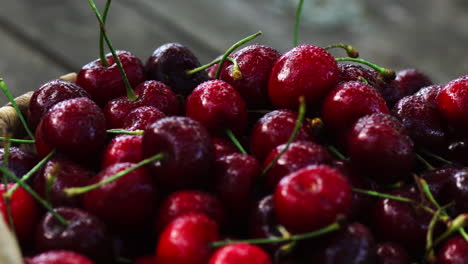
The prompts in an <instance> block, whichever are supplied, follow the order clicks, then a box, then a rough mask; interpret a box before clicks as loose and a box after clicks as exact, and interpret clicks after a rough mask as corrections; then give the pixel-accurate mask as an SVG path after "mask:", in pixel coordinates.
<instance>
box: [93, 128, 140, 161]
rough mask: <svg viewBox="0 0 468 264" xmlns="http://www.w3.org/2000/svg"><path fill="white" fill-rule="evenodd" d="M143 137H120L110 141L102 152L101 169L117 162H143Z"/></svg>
mask: <svg viewBox="0 0 468 264" xmlns="http://www.w3.org/2000/svg"><path fill="white" fill-rule="evenodd" d="M142 142H143V135H120V136H117V137H115V138H113V139H112V141H111V142H110V143H109V144H108V145H107V147H106V149H105V150H104V154H103V158H102V163H101V164H102V165H101V167H102V168H107V167H109V166H110V165H112V164H115V163H119V162H133V163H137V162H140V161H142V160H143V153H142Z"/></svg>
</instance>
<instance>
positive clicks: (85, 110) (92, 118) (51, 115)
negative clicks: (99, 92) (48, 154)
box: [36, 97, 106, 160]
mask: <svg viewBox="0 0 468 264" xmlns="http://www.w3.org/2000/svg"><path fill="white" fill-rule="evenodd" d="M105 122H106V121H105V118H104V114H103V113H102V111H101V109H100V108H99V107H98V106H97V105H96V104H95V103H94V102H93V101H91V100H90V99H88V98H86V97H81V98H75V99H70V100H66V101H62V102H60V103H58V104H56V105H55V106H53V107H52V108H51V109H50V110H49V112H47V114H46V115H45V116H44V118H43V119H42V121H41V123H40V125H39V127H38V131H36V135H37V133H40V136H41V138H42V140H43V141H44V143H45V144H47V145H49V146H50V148H55V149H57V150H58V151H59V152H62V153H64V154H66V155H67V156H70V157H73V158H75V159H87V160H88V159H92V158H93V157H95V156H96V154H97V153H99V152H100V151H101V149H102V148H103V147H104V144H105V140H106V124H105ZM36 147H37V146H36ZM40 153H41V151H40V149H38V154H39V155H40Z"/></svg>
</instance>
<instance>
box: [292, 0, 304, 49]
mask: <svg viewBox="0 0 468 264" xmlns="http://www.w3.org/2000/svg"><path fill="white" fill-rule="evenodd" d="M303 5H304V0H299V3H298V4H297V9H296V21H295V23H294V39H293V45H294V47H296V46H297V45H299V25H300V23H301V14H302V6H303Z"/></svg>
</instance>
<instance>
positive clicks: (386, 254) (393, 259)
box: [377, 242, 412, 264]
mask: <svg viewBox="0 0 468 264" xmlns="http://www.w3.org/2000/svg"><path fill="white" fill-rule="evenodd" d="M410 263H412V262H411V258H410V257H409V256H408V253H407V252H406V250H405V249H404V248H403V247H401V246H400V245H398V244H396V243H392V242H385V243H380V244H377V264H410Z"/></svg>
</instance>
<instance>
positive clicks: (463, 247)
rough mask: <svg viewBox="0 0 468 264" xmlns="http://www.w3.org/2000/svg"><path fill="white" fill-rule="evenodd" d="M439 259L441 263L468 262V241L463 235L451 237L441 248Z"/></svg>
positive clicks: (461, 263) (455, 263)
mask: <svg viewBox="0 0 468 264" xmlns="http://www.w3.org/2000/svg"><path fill="white" fill-rule="evenodd" d="M437 261H438V263H440V264H466V263H468V242H467V241H466V240H465V238H463V237H462V236H456V237H453V238H451V239H450V240H448V241H447V242H445V244H444V245H443V246H442V248H441V249H440V250H439V254H438V256H437Z"/></svg>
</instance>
